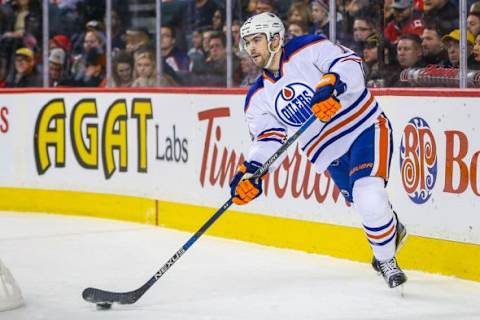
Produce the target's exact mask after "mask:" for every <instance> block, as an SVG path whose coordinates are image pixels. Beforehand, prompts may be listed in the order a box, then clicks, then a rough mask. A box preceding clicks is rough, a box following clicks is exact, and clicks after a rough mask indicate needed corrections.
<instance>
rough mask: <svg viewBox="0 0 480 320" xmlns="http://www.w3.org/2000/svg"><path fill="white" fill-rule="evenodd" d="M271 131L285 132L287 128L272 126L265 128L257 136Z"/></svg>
mask: <svg viewBox="0 0 480 320" xmlns="http://www.w3.org/2000/svg"><path fill="white" fill-rule="evenodd" d="M269 131H281V132H285V129H283V128H270V129H267V130H264V131H262V132H260V133H259V134H258V135H257V136H261V135H262V134H264V133H267V132H269Z"/></svg>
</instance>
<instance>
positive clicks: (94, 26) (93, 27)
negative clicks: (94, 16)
mask: <svg viewBox="0 0 480 320" xmlns="http://www.w3.org/2000/svg"><path fill="white" fill-rule="evenodd" d="M90 32H93V33H95V36H96V37H97V38H98V41H99V42H100V43H101V44H102V45H103V44H105V33H104V28H103V25H102V24H101V23H100V22H98V21H97V20H90V21H88V22H87V23H86V24H85V29H84V32H81V33H76V34H74V35H73V36H72V37H71V43H72V53H73V54H74V55H80V54H82V53H83V52H84V45H85V37H86V36H87V33H90Z"/></svg>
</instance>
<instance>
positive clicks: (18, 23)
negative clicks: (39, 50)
mask: <svg viewBox="0 0 480 320" xmlns="http://www.w3.org/2000/svg"><path fill="white" fill-rule="evenodd" d="M1 9H2V13H3V14H2V19H3V20H4V21H1V24H2V25H3V27H2V29H3V30H4V32H3V33H2V34H1V35H0V48H1V49H2V51H3V52H2V53H1V55H2V59H5V67H6V68H7V71H6V72H7V74H8V75H9V77H10V78H11V77H12V76H13V74H14V73H15V70H14V69H15V67H14V63H13V62H14V61H13V59H14V58H15V57H14V52H15V51H16V50H17V49H18V48H21V47H28V48H30V49H32V50H33V49H34V48H35V47H36V44H37V42H38V40H37V39H36V38H35V35H36V36H39V29H41V28H38V27H37V28H36V29H34V28H33V25H32V24H34V22H36V21H37V22H38V20H39V17H40V10H39V8H38V3H37V2H35V1H30V0H17V1H10V2H8V3H5V4H3V5H2V7H1ZM32 33H33V35H32ZM25 40H26V41H25ZM26 42H28V43H26Z"/></svg>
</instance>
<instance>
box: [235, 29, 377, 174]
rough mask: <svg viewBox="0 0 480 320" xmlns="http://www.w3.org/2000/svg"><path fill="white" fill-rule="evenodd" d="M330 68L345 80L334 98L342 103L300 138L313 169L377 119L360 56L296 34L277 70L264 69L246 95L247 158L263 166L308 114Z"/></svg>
mask: <svg viewBox="0 0 480 320" xmlns="http://www.w3.org/2000/svg"><path fill="white" fill-rule="evenodd" d="M328 72H335V73H337V74H338V75H339V76H340V80H341V81H343V82H345V83H346V91H345V92H344V93H343V94H341V95H340V96H339V97H338V99H339V100H340V103H341V106H342V107H341V109H340V110H339V111H338V113H337V114H336V115H335V116H334V117H333V118H332V119H331V121H329V122H328V123H326V124H324V123H322V122H321V121H319V120H318V121H315V122H314V123H312V124H311V125H310V127H309V128H308V129H307V130H306V131H305V132H304V133H303V134H302V135H301V136H300V138H299V143H300V147H301V149H302V150H303V152H304V153H305V154H306V156H307V157H308V159H310V161H311V162H312V163H313V164H314V167H315V168H316V171H317V172H323V171H325V170H326V169H327V167H328V166H329V165H330V163H331V162H332V161H334V160H336V159H338V158H339V157H341V156H342V155H343V154H345V153H346V152H347V151H348V149H349V148H350V146H351V144H352V143H353V141H354V140H355V139H356V138H357V137H358V136H359V135H360V133H362V131H363V130H365V129H366V128H368V127H369V126H371V125H372V124H373V123H374V122H375V121H376V119H377V117H378V116H379V114H380V113H381V112H382V111H381V109H380V107H379V106H378V104H377V102H376V101H375V99H374V97H373V96H372V95H371V93H370V91H369V90H368V89H367V88H366V87H365V80H364V74H363V70H362V66H361V58H360V57H359V56H357V55H356V54H355V53H354V52H353V51H351V50H350V49H347V48H345V47H342V46H339V45H335V44H333V43H332V42H330V41H329V40H328V39H326V38H325V37H322V36H313V35H307V36H301V37H297V38H294V39H292V40H291V41H289V42H288V43H287V44H286V45H285V46H284V48H283V51H282V57H281V62H280V70H279V72H278V74H272V73H271V72H269V71H267V70H264V72H263V74H262V75H261V76H260V77H259V78H258V79H257V81H256V83H255V84H254V85H252V87H251V88H250V90H249V91H248V93H247V96H246V99H245V107H244V111H245V115H246V120H247V123H248V127H249V130H250V134H251V136H252V139H253V143H252V145H251V147H250V150H249V152H248V154H247V160H248V161H256V162H259V163H261V164H263V163H264V162H265V161H266V160H267V159H268V158H269V157H270V156H271V155H272V154H273V153H274V152H275V151H276V150H277V149H278V148H279V147H280V144H282V143H283V142H284V141H285V140H286V138H287V135H288V133H289V132H295V131H296V130H297V129H298V128H299V127H300V126H301V125H302V124H303V123H304V122H305V121H306V120H307V119H308V118H309V117H310V116H311V115H312V111H311V110H310V99H311V98H312V96H313V93H314V90H315V87H316V85H317V84H318V82H319V81H320V78H321V77H322V75H323V74H325V73H328ZM278 165H279V161H277V162H276V163H275V164H274V166H272V167H271V168H270V171H273V170H274V169H275V167H276V166H278Z"/></svg>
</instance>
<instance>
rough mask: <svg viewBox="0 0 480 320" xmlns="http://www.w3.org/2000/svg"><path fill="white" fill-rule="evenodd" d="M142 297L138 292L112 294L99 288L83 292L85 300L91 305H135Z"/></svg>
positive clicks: (87, 289)
mask: <svg viewBox="0 0 480 320" xmlns="http://www.w3.org/2000/svg"><path fill="white" fill-rule="evenodd" d="M139 297H140V296H139V295H138V294H137V291H130V292H111V291H105V290H101V289H97V288H86V289H85V290H83V292H82V298H83V300H85V301H87V302H91V303H95V304H98V303H110V304H112V303H118V304H133V303H135V302H136V301H137V300H138V298H139Z"/></svg>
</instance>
